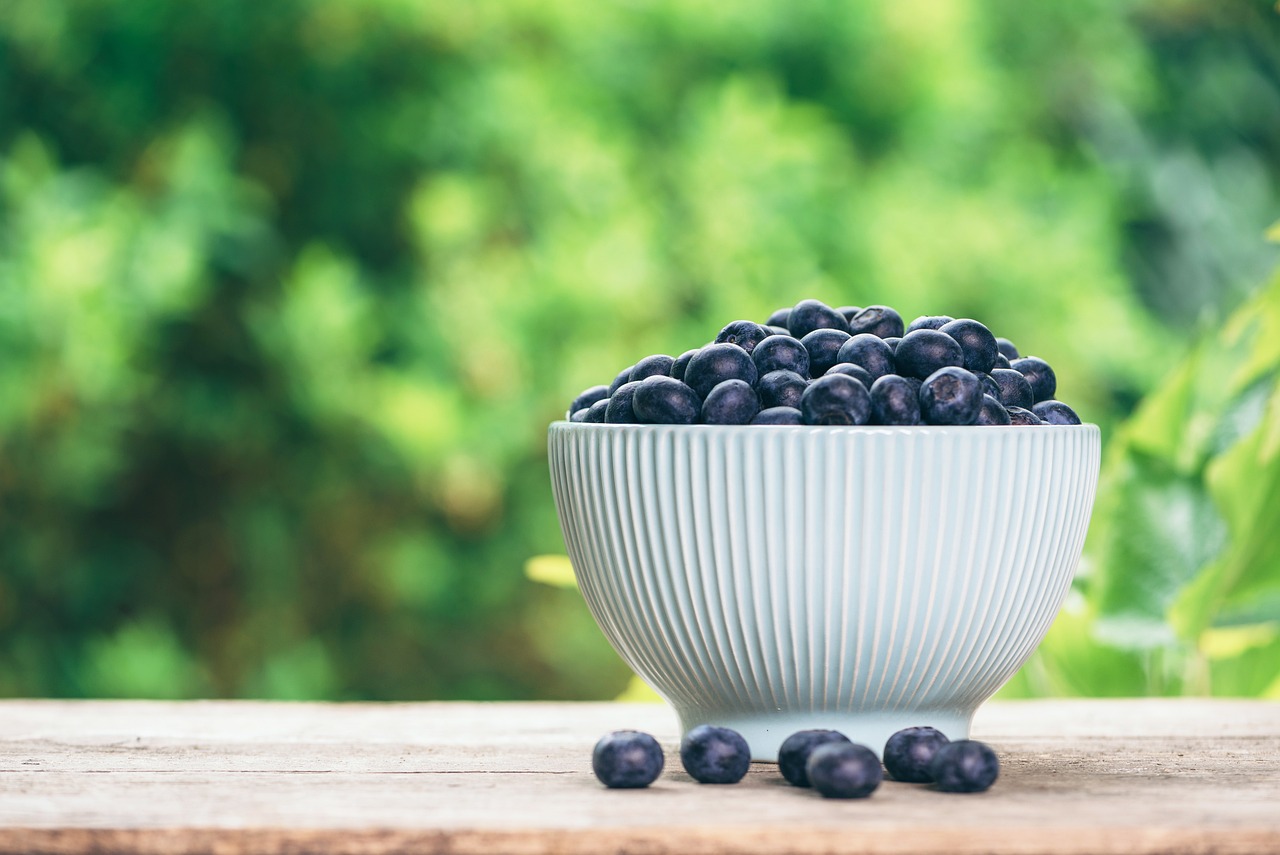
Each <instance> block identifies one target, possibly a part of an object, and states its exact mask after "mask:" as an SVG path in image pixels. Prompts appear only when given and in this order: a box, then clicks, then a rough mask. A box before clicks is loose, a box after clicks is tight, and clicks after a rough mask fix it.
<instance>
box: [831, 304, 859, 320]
mask: <svg viewBox="0 0 1280 855" xmlns="http://www.w3.org/2000/svg"><path fill="white" fill-rule="evenodd" d="M836 311H837V312H839V313H840V314H842V315H844V319H845V320H846V321H851V320H853V316H854V315H856V314H858V312H861V311H862V307H861V306H841V307H840V308H838V309H836Z"/></svg>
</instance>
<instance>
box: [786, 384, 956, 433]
mask: <svg viewBox="0 0 1280 855" xmlns="http://www.w3.org/2000/svg"><path fill="white" fill-rule="evenodd" d="M970 376H972V375H970ZM800 413H801V415H803V416H804V423H805V424H807V425H865V424H866V423H867V420H868V419H870V418H871V393H870V392H868V391H867V387H866V386H863V385H862V384H861V383H859V382H858V381H857V380H854V379H853V378H852V377H850V376H849V375H847V374H829V375H827V376H826V377H819V378H818V379H817V380H814V381H813V382H812V383H810V384H809V388H808V389H805V390H804V394H803V395H801V396H800Z"/></svg>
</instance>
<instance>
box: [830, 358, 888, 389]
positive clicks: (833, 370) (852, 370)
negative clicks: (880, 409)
mask: <svg viewBox="0 0 1280 855" xmlns="http://www.w3.org/2000/svg"><path fill="white" fill-rule="evenodd" d="M831 374H848V375H849V376H850V377H852V378H853V379H854V380H857V381H858V382H859V383H861V384H862V385H863V386H866V387H867V391H871V384H872V383H874V382H876V380H875V378H874V377H872V376H871V372H870V371H868V370H867V369H865V368H863V367H862V366H861V365H854V364H853V363H852V362H837V363H836V364H835V365H832V366H831V367H830V368H828V369H827V373H826V374H824V375H823V376H824V377H825V376H827V375H831Z"/></svg>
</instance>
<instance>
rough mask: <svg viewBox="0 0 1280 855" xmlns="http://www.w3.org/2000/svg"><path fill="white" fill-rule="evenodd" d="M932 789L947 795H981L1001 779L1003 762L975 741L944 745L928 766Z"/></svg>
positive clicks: (961, 741) (964, 740) (962, 740)
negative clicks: (1001, 764) (1001, 763)
mask: <svg viewBox="0 0 1280 855" xmlns="http://www.w3.org/2000/svg"><path fill="white" fill-rule="evenodd" d="M929 775H930V777H932V778H933V785H934V787H935V788H936V789H939V790H942V791H943V792H944V793H980V792H982V791H983V790H986V789H988V788H989V787H990V786H991V785H992V784H994V783H995V782H996V778H998V777H999V776H1000V761H999V760H998V759H996V753H995V752H994V751H992V750H991V748H990V747H988V746H987V745H984V744H983V743H981V742H978V741H977V740H973V739H961V740H957V741H956V742H952V743H950V744H948V745H944V746H943V747H941V748H939V749H938V751H937V753H936V754H934V755H933V760H932V761H930V763H929Z"/></svg>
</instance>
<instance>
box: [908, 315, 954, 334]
mask: <svg viewBox="0 0 1280 855" xmlns="http://www.w3.org/2000/svg"><path fill="white" fill-rule="evenodd" d="M954 320H955V318H953V317H951V316H950V315H921V316H920V317H918V318H916V319H915V320H914V321H912V322H911V324H910V325H909V326H908V327H907V332H915V331H916V330H937V329H942V328H943V327H945V326H946V325H947V324H949V323H951V322H952V321H954Z"/></svg>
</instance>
